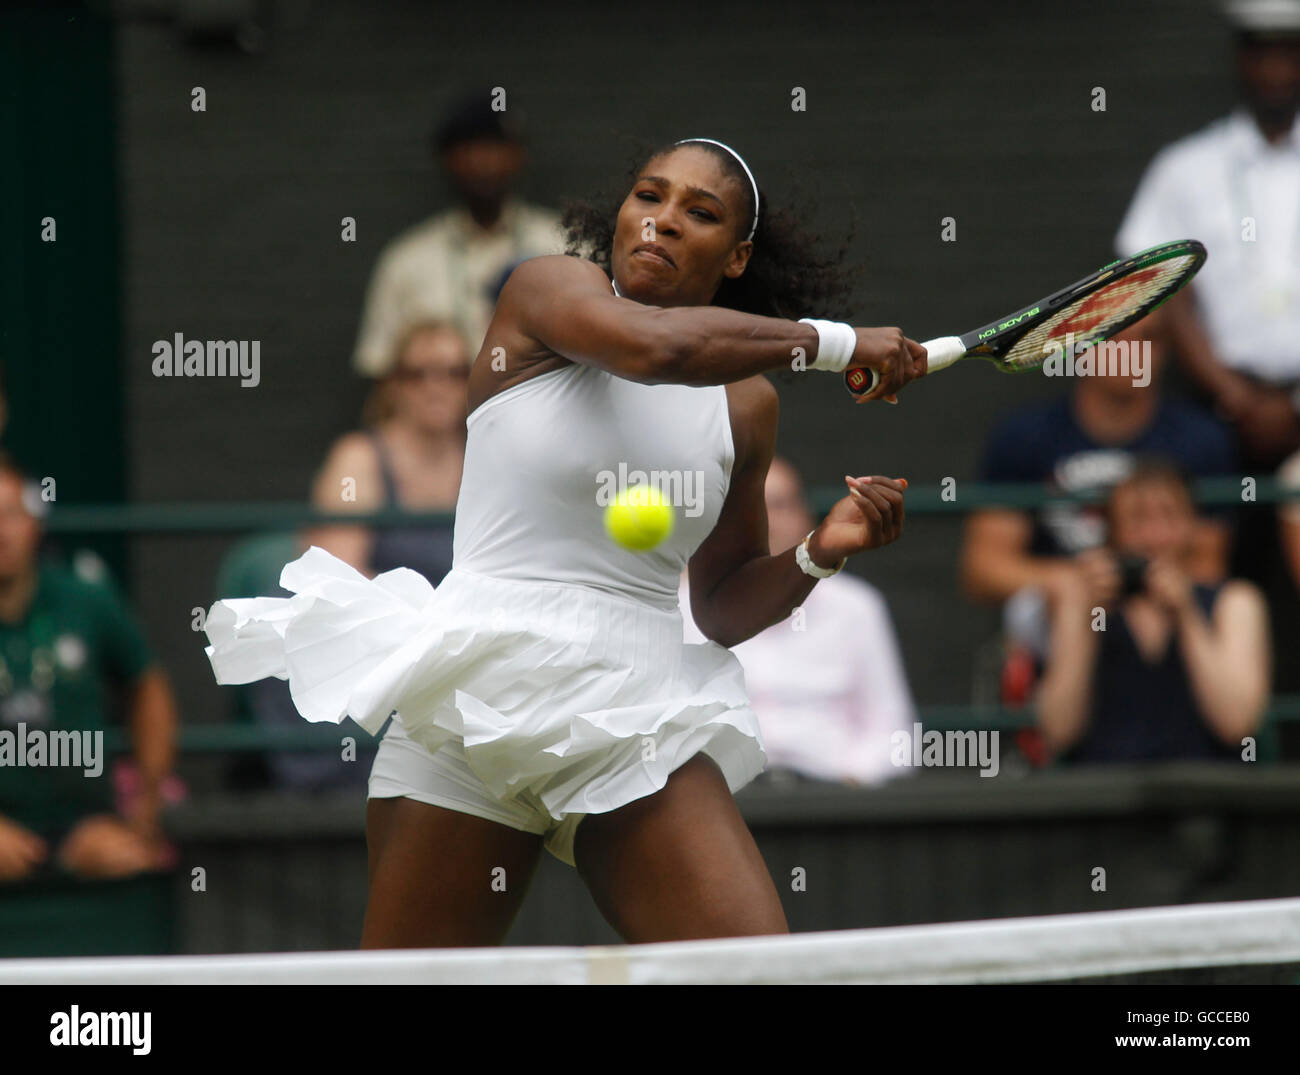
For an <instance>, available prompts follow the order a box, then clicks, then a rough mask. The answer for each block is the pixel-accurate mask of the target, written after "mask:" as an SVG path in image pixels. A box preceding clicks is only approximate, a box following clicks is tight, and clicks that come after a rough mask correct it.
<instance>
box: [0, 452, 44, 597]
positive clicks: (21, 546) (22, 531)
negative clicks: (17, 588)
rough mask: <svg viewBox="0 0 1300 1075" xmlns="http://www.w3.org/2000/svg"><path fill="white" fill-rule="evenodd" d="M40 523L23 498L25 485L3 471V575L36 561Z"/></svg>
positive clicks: (0, 509)
mask: <svg viewBox="0 0 1300 1075" xmlns="http://www.w3.org/2000/svg"><path fill="white" fill-rule="evenodd" d="M40 540H41V526H40V523H39V522H38V521H37V520H36V519H34V518H33V517H32V515H31V513H30V512H29V511H28V510H27V505H26V504H25V503H24V502H23V487H22V483H21V482H19V481H18V480H17V479H16V478H15V477H13V476H12V475H10V474H4V473H0V579H11V578H13V577H14V576H16V575H18V574H20V573H22V572H23V571H26V570H27V569H28V568H29V567H31V565H32V564H34V563H35V562H36V547H37V545H38V544H39V543H40Z"/></svg>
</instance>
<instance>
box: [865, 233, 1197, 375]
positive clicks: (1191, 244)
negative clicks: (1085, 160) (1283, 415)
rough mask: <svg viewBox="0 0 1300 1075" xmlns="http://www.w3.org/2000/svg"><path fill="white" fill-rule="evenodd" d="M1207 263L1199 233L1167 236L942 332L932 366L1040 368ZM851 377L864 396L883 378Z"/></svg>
mask: <svg viewBox="0 0 1300 1075" xmlns="http://www.w3.org/2000/svg"><path fill="white" fill-rule="evenodd" d="M1204 263H1205V247H1204V246H1202V245H1201V244H1200V243H1198V242H1197V241H1196V240H1195V239H1183V240H1181V241H1179V242H1174V243H1164V244H1162V245H1160V246H1153V247H1152V248H1151V249H1150V250H1144V251H1142V253H1140V254H1134V255H1133V256H1132V257H1131V258H1122V259H1120V260H1119V261H1112V262H1111V263H1110V264H1109V265H1106V266H1105V267H1103V268H1101V269H1098V270H1097V271H1096V272H1095V273H1091V274H1090V275H1088V276H1085V277H1084V278H1083V279H1082V280H1079V281H1077V282H1075V283H1073V284H1071V285H1070V286H1069V287H1065V288H1062V289H1061V290H1060V291H1058V292H1056V294H1054V295H1049V296H1048V297H1047V298H1045V299H1039V300H1038V301H1037V302H1035V303H1033V304H1032V305H1030V306H1026V307H1024V309H1021V310H1017V311H1016V312H1015V313H1013V314H1008V315H1007V316H1006V317H1000V318H998V320H996V321H992V322H990V323H989V324H987V325H985V326H984V327H983V328H977V329H975V330H973V331H971V332H967V333H966V334H965V335H962V336H940V337H938V338H937V339H933V340H927V341H926V342H925V343H924V344H922V346H923V347H924V348H925V350H926V353H927V354H928V356H929V358H928V369H929V372H930V373H933V372H934V371H935V370H941V369H946V368H947V367H948V366H951V365H952V364H953V363H954V362H957V361H959V360H960V359H963V358H983V359H987V360H988V361H990V362H992V363H993V364H994V365H996V366H997V367H998V368H999V369H1001V370H1004V371H1006V372H1018V371H1021V370H1031V369H1037V368H1038V367H1039V366H1041V365H1042V364H1043V363H1044V362H1045V361H1047V359H1048V357H1049V356H1050V355H1052V354H1053V353H1054V352H1056V351H1064V349H1065V347H1066V345H1067V342H1068V340H1069V339H1070V338H1072V339H1073V346H1074V350H1075V352H1076V353H1077V352H1078V351H1081V350H1083V349H1084V348H1086V347H1089V346H1091V345H1092V344H1096V343H1102V342H1103V341H1105V340H1108V339H1110V338H1111V337H1112V336H1114V335H1115V334H1116V333H1118V332H1121V331H1122V330H1124V329H1126V328H1128V326H1129V325H1131V324H1133V322H1134V321H1137V320H1139V319H1141V318H1142V317H1145V316H1146V315H1147V314H1148V313H1150V312H1151V311H1152V310H1154V309H1155V308H1156V307H1157V306H1159V305H1160V304H1161V303H1162V302H1164V301H1165V299H1167V298H1169V296H1170V295H1172V294H1173V293H1174V292H1175V291H1177V290H1178V289H1179V288H1180V287H1182V286H1183V285H1184V284H1185V283H1187V281H1189V280H1190V279H1191V278H1192V277H1193V276H1195V275H1196V273H1197V272H1198V271H1199V270H1200V268H1201V266H1202V265H1203V264H1204ZM844 383H845V385H847V386H848V390H849V391H850V392H851V393H852V394H853V395H855V396H864V395H866V394H867V393H869V392H871V391H872V390H873V389H874V388H875V387H876V385H878V384H879V383H880V375H879V374H878V373H877V372H876V371H875V370H870V369H865V368H864V367H861V366H858V367H855V368H853V369H850V370H845V371H844Z"/></svg>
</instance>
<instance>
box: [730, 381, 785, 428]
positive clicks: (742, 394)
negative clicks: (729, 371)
mask: <svg viewBox="0 0 1300 1075" xmlns="http://www.w3.org/2000/svg"><path fill="white" fill-rule="evenodd" d="M727 406H728V408H729V409H730V410H731V414H732V417H733V418H734V417H743V418H746V419H749V420H751V421H772V422H775V421H776V419H777V417H778V416H779V414H780V412H781V395H780V393H779V392H777V390H776V386H775V385H774V384H772V382H771V381H769V380H768V379H767V378H766V377H764V376H763V375H762V374H761V373H756V374H754V376H752V377H745V378H742V379H741V380H739V381H732V382H731V383H730V384H728V385H727Z"/></svg>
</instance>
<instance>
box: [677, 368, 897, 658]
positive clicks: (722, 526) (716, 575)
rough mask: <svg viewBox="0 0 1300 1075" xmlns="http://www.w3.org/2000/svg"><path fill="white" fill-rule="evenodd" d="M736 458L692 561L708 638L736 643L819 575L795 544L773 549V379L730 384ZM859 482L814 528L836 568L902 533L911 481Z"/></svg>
mask: <svg viewBox="0 0 1300 1075" xmlns="http://www.w3.org/2000/svg"><path fill="white" fill-rule="evenodd" d="M727 401H728V406H729V410H730V412H731V416H732V440H733V443H734V444H735V452H736V454H735V459H734V461H733V463H732V474H731V485H730V488H729V489H728V491H727V498H726V500H725V501H724V502H723V505H722V511H721V514H720V515H719V517H718V522H717V525H715V526H714V528H713V532H712V533H710V534H709V536H708V537H707V538H706V539H705V540H704V542H703V543H702V544H701V545H700V547H699V548H698V549H697V550H696V551H695V555H694V556H692V557H691V561H690V564H689V572H690V592H691V614H692V616H693V617H694V619H695V623H696V626H698V627H699V629H700V631H701V633H703V634H704V636H705V637H706V638H709V639H712V640H713V641H714V642H717V643H719V644H720V645H723V646H728V647H730V646H735V645H738V644H739V643H741V642H743V641H745V640H746V639H747V638H753V637H754V635H756V634H758V633H759V632H760V631H763V630H765V629H766V628H768V627H770V626H772V625H773V624H774V623H780V622H781V621H782V620H784V619H785V618H786V617H787V616H789V615H790V613H791V612H792V611H793V610H794V609H795V608H797V607H798V606H799V605H801V604H802V603H803V601H804V599H805V598H806V597H807V596H808V594H809V593H811V592H812V588H813V586H814V585H815V584H816V582H817V580H816V579H815V578H814V577H813V576H811V575H807V574H805V573H804V572H803V571H802V570H801V569H800V568H799V565H798V563H797V562H796V561H795V552H794V547H791V548H789V549H786V550H785V551H784V552H782V553H779V554H778V555H776V556H772V555H770V547H769V544H768V534H767V502H766V499H765V497H764V486H765V484H766V482H767V470H768V467H769V466H770V465H771V462H772V457H773V455H774V453H775V450H776V428H777V419H778V416H779V400H778V397H777V393H776V389H775V388H773V387H772V384H771V382H769V381H768V380H767V379H766V378H765V377H762V376H758V377H750V378H747V379H745V380H744V381H739V382H736V383H734V384H731V385H728V386H727ZM872 482H873V483H875V484H870V485H865V486H863V487H862V488H861V489H858V488H854V487H851V488H850V493H849V496H847V497H845V498H844V499H843V500H841V501H839V503H837V504H836V505H835V507H834V508H832V509H831V512H830V514H829V515H828V516H827V517H826V519H825V520H824V521H823V522H822V523H821V525H819V526H818V527H817V528H816V530H815V531H814V532H813V536H812V540H810V541H809V543H808V551H809V555H810V556H811V558H812V561H813V563H814V564H816V565H817V566H818V567H825V568H829V567H833V566H834V565H835V564H837V563H838V562H839V561H840V560H842V559H843V558H844V557H846V556H850V555H852V554H853V553H856V552H861V551H863V550H864V549H868V548H875V547H877V546H879V545H885V544H888V543H889V542H891V541H893V540H895V539H896V538H897V537H898V536H899V534H901V533H902V525H903V493H902V489H903V485H902V484H901V483H899V482H895V481H893V480H891V479H888V478H873V479H872Z"/></svg>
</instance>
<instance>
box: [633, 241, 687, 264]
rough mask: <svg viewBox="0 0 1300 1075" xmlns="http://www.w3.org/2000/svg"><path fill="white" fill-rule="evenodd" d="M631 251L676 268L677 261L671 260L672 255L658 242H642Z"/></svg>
mask: <svg viewBox="0 0 1300 1075" xmlns="http://www.w3.org/2000/svg"><path fill="white" fill-rule="evenodd" d="M632 253H633V254H640V255H641V256H642V257H643V258H649V259H650V260H652V261H658V262H662V263H663V264H664V265H668V266H670V267H672V268H674V269H675V268H677V262H675V261H673V259H672V255H671V254H669V253H668V251H667V250H665V249H664V248H663V247H662V246H660V245H659V244H658V243H642V244H641V245H640V246H638V247H637V248H636V249H634V250H633V251H632Z"/></svg>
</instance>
